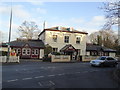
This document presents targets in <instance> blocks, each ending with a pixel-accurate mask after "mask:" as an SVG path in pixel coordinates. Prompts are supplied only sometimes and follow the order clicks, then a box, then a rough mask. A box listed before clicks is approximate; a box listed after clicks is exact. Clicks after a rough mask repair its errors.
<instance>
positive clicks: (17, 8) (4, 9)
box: [0, 4, 31, 19]
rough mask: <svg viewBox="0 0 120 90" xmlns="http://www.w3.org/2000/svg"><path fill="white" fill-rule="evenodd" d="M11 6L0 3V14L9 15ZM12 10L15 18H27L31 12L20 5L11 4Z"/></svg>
mask: <svg viewBox="0 0 120 90" xmlns="http://www.w3.org/2000/svg"><path fill="white" fill-rule="evenodd" d="M10 11H11V7H10V6H8V5H5V4H4V5H1V6H0V14H1V15H3V16H4V15H7V16H8V15H10ZM12 12H13V16H15V17H17V18H22V19H23V18H29V17H30V16H31V14H30V13H29V12H28V11H26V10H25V8H24V7H23V6H22V5H13V6H12Z"/></svg>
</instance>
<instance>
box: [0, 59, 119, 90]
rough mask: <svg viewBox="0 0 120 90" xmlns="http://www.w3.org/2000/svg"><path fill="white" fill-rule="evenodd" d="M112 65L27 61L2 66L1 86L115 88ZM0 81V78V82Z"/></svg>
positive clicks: (115, 82) (116, 85) (116, 86)
mask: <svg viewBox="0 0 120 90" xmlns="http://www.w3.org/2000/svg"><path fill="white" fill-rule="evenodd" d="M115 69H116V68H115V67H91V66H90V64H89V63H88V62H77V63H50V62H38V61H34V62H33V61H28V62H21V63H20V64H13V65H3V66H2V87H3V88H53V89H54V88H118V87H119V85H118V83H117V81H115V80H113V77H112V71H113V70H115ZM0 83H1V82H0Z"/></svg>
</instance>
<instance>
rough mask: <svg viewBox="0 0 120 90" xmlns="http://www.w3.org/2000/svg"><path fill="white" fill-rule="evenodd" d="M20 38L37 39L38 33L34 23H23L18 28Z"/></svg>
mask: <svg viewBox="0 0 120 90" xmlns="http://www.w3.org/2000/svg"><path fill="white" fill-rule="evenodd" d="M18 30H19V34H20V38H25V39H33V38H38V35H37V33H38V32H39V29H38V25H36V23H35V22H28V21H24V22H23V23H22V24H21V26H19V27H18ZM38 34H39V33H38Z"/></svg>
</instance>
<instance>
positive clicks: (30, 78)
mask: <svg viewBox="0 0 120 90" xmlns="http://www.w3.org/2000/svg"><path fill="white" fill-rule="evenodd" d="M29 79H32V78H23V79H22V80H29Z"/></svg>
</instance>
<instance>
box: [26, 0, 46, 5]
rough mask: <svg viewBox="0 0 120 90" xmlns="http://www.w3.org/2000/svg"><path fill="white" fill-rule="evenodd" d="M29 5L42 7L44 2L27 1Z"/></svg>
mask: <svg viewBox="0 0 120 90" xmlns="http://www.w3.org/2000/svg"><path fill="white" fill-rule="evenodd" d="M27 1H28V2H29V3H31V4H32V5H39V6H41V5H44V2H43V1H38V0H37V1H33V0H27Z"/></svg>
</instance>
